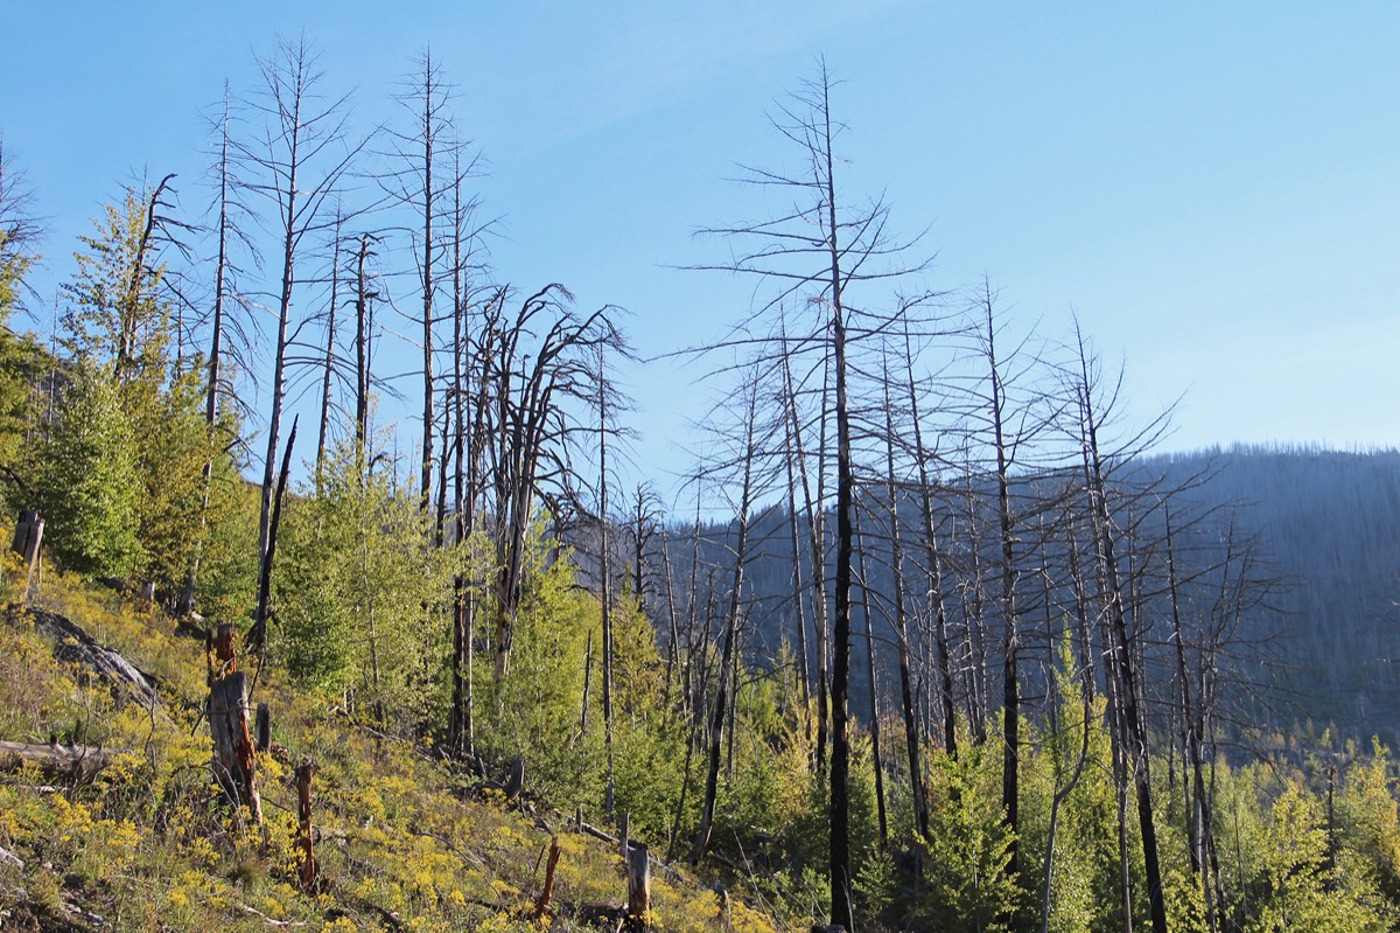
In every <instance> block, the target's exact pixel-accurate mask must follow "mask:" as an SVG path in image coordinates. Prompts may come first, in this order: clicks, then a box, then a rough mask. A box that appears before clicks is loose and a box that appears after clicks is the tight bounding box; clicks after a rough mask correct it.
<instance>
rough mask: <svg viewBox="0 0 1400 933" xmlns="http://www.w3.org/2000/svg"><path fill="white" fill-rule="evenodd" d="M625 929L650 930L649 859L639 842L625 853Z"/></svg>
mask: <svg viewBox="0 0 1400 933" xmlns="http://www.w3.org/2000/svg"><path fill="white" fill-rule="evenodd" d="M627 929H629V930H649V929H651V859H650V858H649V855H648V853H647V847H646V845H645V844H643V843H640V842H639V843H637V844H636V845H634V846H633V847H632V850H631V851H630V852H628V853H627Z"/></svg>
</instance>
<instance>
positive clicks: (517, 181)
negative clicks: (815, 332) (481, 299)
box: [0, 0, 1400, 485]
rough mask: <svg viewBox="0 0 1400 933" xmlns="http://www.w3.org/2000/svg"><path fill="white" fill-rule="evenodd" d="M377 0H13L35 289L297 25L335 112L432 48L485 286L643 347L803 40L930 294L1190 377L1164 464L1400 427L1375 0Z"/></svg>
mask: <svg viewBox="0 0 1400 933" xmlns="http://www.w3.org/2000/svg"><path fill="white" fill-rule="evenodd" d="M400 6H401V9H392V8H391V7H390V6H389V5H386V4H384V3H382V2H376V3H364V2H352V0H338V2H329V0H328V2H319V3H292V2H286V3H282V2H275V3H274V2H240V3H227V4H208V3H190V2H178V3H176V2H159V3H154V2H141V3H136V2H132V3H124V4H115V3H110V2H68V3H59V2H53V3H37V2H30V3H16V4H10V5H9V6H8V8H7V9H6V11H5V14H4V19H3V22H4V47H5V66H6V67H5V71H6V76H5V78H4V79H3V80H0V135H3V138H4V140H5V144H6V149H7V154H8V155H10V156H12V157H13V158H14V159H15V160H16V162H17V163H18V164H19V165H20V166H21V167H23V168H24V169H25V170H26V172H27V175H28V179H29V182H30V184H31V186H32V187H33V188H34V189H35V193H36V198H37V201H36V206H37V208H38V210H39V211H40V213H42V214H43V215H44V216H45V218H46V220H47V227H48V231H49V236H48V239H47V241H46V242H45V244H44V252H45V253H46V254H47V256H48V259H47V262H46V266H45V268H44V270H43V272H42V273H41V276H40V277H39V279H38V280H37V281H38V282H39V284H40V289H41V292H44V293H46V294H52V292H53V289H54V284H53V283H55V282H57V281H59V280H61V279H63V278H65V277H66V276H67V275H68V274H69V273H70V271H71V260H70V259H69V258H68V254H69V253H70V252H71V250H72V248H73V242H74V239H73V238H74V237H75V236H76V235H78V234H80V233H85V232H87V230H88V222H87V221H88V218H90V217H92V216H94V215H95V214H96V213H97V212H98V211H99V210H100V206H101V204H102V203H104V202H106V201H108V200H111V199H114V198H116V197H118V196H119V194H120V191H121V187H122V185H123V184H124V183H126V182H127V181H129V180H130V179H131V177H132V176H133V173H135V174H140V173H141V172H143V171H144V172H147V173H149V174H150V175H152V176H155V177H157V178H158V177H160V176H161V175H163V174H165V173H166V172H170V171H173V172H178V173H180V182H179V183H180V184H181V193H182V197H183V200H184V203H185V206H186V207H187V208H190V209H191V210H197V209H199V208H200V207H201V206H202V199H203V198H204V197H205V193H204V192H203V191H201V190H200V189H199V187H198V185H197V184H196V180H197V179H198V177H199V176H200V174H201V172H202V170H203V167H204V163H205V155H204V154H203V151H204V149H205V147H207V144H208V141H209V139H208V134H207V126H206V124H205V121H204V119H203V117H202V114H204V113H208V112H211V111H212V110H213V106H214V104H215V103H216V102H217V101H218V100H219V99H220V97H221V93H222V87H223V82H224V80H225V79H226V78H227V79H228V80H229V81H230V82H231V84H232V87H233V90H234V92H235V93H245V94H246V93H251V92H252V91H253V90H254V89H255V86H256V79H255V73H254V68H253V56H254V55H255V54H268V53H270V52H271V51H272V50H273V49H274V48H275V45H276V42H277V40H278V38H279V37H287V36H291V37H294V36H296V35H297V34H299V33H301V32H303V31H304V32H305V34H306V35H307V37H308V38H309V39H310V40H312V42H313V43H314V44H315V45H316V47H317V48H318V49H319V50H320V53H321V65H322V67H323V69H324V71H325V74H326V82H327V87H328V88H331V89H346V90H349V89H351V88H354V89H355V112H356V122H357V123H358V124H360V125H361V126H363V127H368V126H371V125H373V124H374V123H377V122H379V121H381V120H384V119H386V118H388V117H389V116H391V114H392V105H391V104H390V103H388V98H389V95H390V94H391V93H392V92H393V90H394V82H395V80H396V79H398V78H399V77H401V76H403V75H404V74H406V73H408V72H409V71H411V70H412V59H413V58H414V57H415V56H416V55H418V54H419V53H421V51H422V50H423V49H424V47H425V46H426V45H428V44H431V47H432V51H433V55H434V57H435V58H437V59H438V60H440V61H441V63H442V65H443V68H444V71H445V74H446V76H447V77H448V78H449V79H450V80H451V81H452V82H454V83H455V84H456V85H457V87H458V92H459V98H458V101H457V104H456V112H457V115H458V120H459V123H460V124H461V125H462V126H463V127H464V128H465V130H466V132H467V134H468V135H469V136H470V137H471V138H472V139H473V140H474V141H475V142H476V144H477V145H478V147H479V148H480V150H481V151H482V153H483V155H484V156H485V158H486V160H487V161H488V162H489V165H490V174H489V175H488V176H487V177H484V178H482V179H481V181H480V185H479V190H480V195H481V198H482V200H483V203H484V205H485V210H486V211H487V213H490V214H499V215H502V216H503V217H504V226H503V228H502V231H503V236H502V237H501V238H500V239H498V240H497V241H496V242H495V244H494V245H493V253H494V257H495V266H496V269H497V275H498V276H499V277H500V278H501V279H503V280H507V281H511V282H515V283H518V284H519V285H520V286H521V287H522V288H524V287H529V286H537V285H539V284H542V283H545V282H549V281H559V282H562V283H564V284H566V285H567V286H568V287H569V288H570V289H571V290H572V291H574V292H575V294H576V295H577V296H578V298H579V304H580V306H581V307H583V308H585V309H587V308H591V307H595V306H598V305H601V304H604V303H613V304H617V305H621V306H623V307H625V308H627V309H628V310H629V311H630V312H631V315H632V316H631V318H630V321H629V322H628V329H629V331H630V333H631V336H632V340H633V342H634V344H636V346H637V347H638V349H639V350H640V351H641V352H642V353H643V354H657V353H662V352H665V351H667V350H670V349H673V348H675V347H676V346H677V345H680V344H686V343H695V342H702V341H704V340H705V339H706V338H708V337H713V336H715V335H716V334H718V333H720V331H721V329H722V327H723V324H724V323H725V322H727V321H731V320H733V319H735V318H736V317H737V316H738V315H739V314H740V313H742V312H743V311H744V310H745V308H746V305H747V290H746V289H745V288H743V287H741V286H739V285H738V284H736V283H734V282H732V281H728V280H725V279H724V278H723V277H719V276H713V275H702V274H698V273H693V272H682V271H677V270H675V269H674V268H672V267H674V266H677V265H685V264H688V263H698V262H705V261H709V260H712V259H714V258H716V256H715V252H714V250H715V247H714V246H713V245H712V244H706V243H703V242H697V241H695V240H694V239H693V238H692V236H691V233H692V231H693V230H694V229H695V228H696V227H700V226H704V225H708V224H720V223H726V222H732V221H735V220H738V219H744V218H751V217H753V216H754V215H755V214H758V213H761V211H760V210H758V209H757V206H756V203H755V201H754V200H753V194H752V192H750V191H746V190H744V189H743V188H742V186H738V185H735V184H733V183H732V182H727V181H726V180H725V179H726V178H729V177H732V176H733V175H735V174H736V169H735V165H736V163H740V162H743V163H747V164H763V165H771V164H779V165H781V164H782V163H783V160H784V158H785V157H786V156H787V155H788V153H785V152H784V150H783V149H782V147H781V145H780V143H779V140H778V139H777V138H776V134H775V133H774V132H773V131H772V130H771V128H770V127H769V125H768V123H767V120H766V117H765V112H766V111H767V110H768V109H769V108H770V107H771V105H772V102H773V101H774V100H775V99H777V98H780V97H781V96H782V95H783V94H784V92H785V91H786V90H787V89H789V88H791V87H793V86H794V85H795V84H796V83H797V82H798V81H799V80H800V79H801V78H803V77H805V76H808V75H810V74H811V72H812V65H813V62H814V59H815V57H816V56H818V55H825V56H826V58H827V61H828V63H829V65H830V66H831V68H832V70H833V71H834V72H835V74H836V75H837V76H838V77H839V78H841V79H842V80H843V82H844V83H843V84H842V85H841V86H840V87H839V89H838V92H837V96H836V98H835V109H836V112H837V114H838V115H839V116H840V117H841V118H842V119H843V120H844V122H845V123H846V124H848V125H849V127H850V133H849V135H848V136H847V138H846V146H845V152H846V155H847V157H848V158H849V159H850V164H849V166H847V167H846V168H845V172H846V178H847V182H848V187H849V188H850V190H854V191H869V192H872V193H878V192H881V191H883V192H884V193H885V195H886V196H887V198H888V199H889V200H890V201H891V202H892V203H893V220H894V223H895V225H896V226H897V227H899V228H900V229H902V230H904V231H906V232H910V233H913V232H917V231H919V230H922V229H924V228H928V232H927V234H926V237H925V240H924V243H925V244H926V245H927V246H928V247H930V248H931V249H932V250H936V251H937V254H938V259H937V263H936V265H935V267H934V268H933V270H932V272H931V273H930V276H929V284H930V286H932V287H935V288H940V289H956V288H959V287H963V286H967V285H969V284H970V283H973V282H975V281H977V280H979V279H980V278H981V277H982V276H983V275H984V274H986V275H989V276H990V277H991V279H992V280H993V282H994V283H995V284H996V285H998V286H999V287H1000V289H1001V290H1002V294H1003V295H1004V296H1005V298H1006V299H1007V300H1008V303H1009V304H1010V305H1011V306H1012V307H1014V309H1015V311H1016V313H1017V314H1018V315H1023V316H1025V317H1026V318H1028V319H1034V320H1039V321H1040V327H1041V328H1042V330H1043V331H1045V332H1046V333H1047V334H1050V335H1054V334H1056V333H1058V332H1059V331H1061V330H1062V329H1063V327H1064V325H1065V322H1066V321H1067V320H1068V315H1069V312H1070V310H1071V309H1073V310H1074V311H1076V312H1077V313H1078V314H1079V316H1080V319H1081V321H1082V323H1083V326H1084V328H1085V330H1086V331H1087V332H1088V333H1089V334H1090V335H1091V336H1092V337H1093V338H1094V340H1095V342H1096V343H1097V345H1098V346H1099V347H1100V348H1101V349H1102V350H1103V352H1104V354H1105V355H1106V356H1107V357H1109V358H1110V359H1119V358H1121V359H1122V360H1123V361H1124V363H1125V364H1126V367H1127V391H1128V400H1129V403H1130V405H1131V408H1132V410H1133V411H1134V412H1138V413H1140V414H1141V417H1142V418H1143V419H1146V418H1148V417H1150V416H1151V415H1152V414H1153V413H1155V412H1156V411H1157V410H1159V409H1160V408H1161V407H1162V406H1163V405H1165V404H1166V403H1168V402H1170V401H1172V400H1174V399H1176V398H1177V397H1178V396H1180V395H1182V394H1183V393H1185V397H1184V400H1183V402H1182V404H1181V406H1180V408H1179V411H1178V414H1177V416H1176V418H1175V425H1176V430H1175V433H1174V434H1173V435H1172V436H1171V437H1170V438H1169V440H1168V442H1167V445H1166V446H1167V448H1168V449H1184V448H1193V447H1198V446H1204V445H1209V444H1214V443H1230V442H1232V441H1250V442H1265V441H1300V442H1313V441H1317V442H1327V443H1330V444H1334V445H1350V444H1365V445H1384V446H1391V445H1394V444H1396V443H1397V442H1400V419H1397V417H1396V405H1397V401H1400V366H1397V365H1395V364H1394V362H1393V357H1394V356H1395V354H1396V351H1397V349H1400V313H1397V312H1400V308H1397V302H1400V261H1397V258H1400V114H1398V113H1397V109H1398V107H1397V104H1396V101H1397V99H1400V97H1397V94H1398V93H1400V54H1398V53H1397V50H1398V49H1400V4H1396V3H1392V2H1386V3H1381V2H1358V3H1346V4H1303V3H1276V2H1268V3H1265V2H1260V3H1246V2H1234V3H1178V4H1152V5H1148V4H1105V3H1098V4H1090V3H1056V4H1045V3H1031V2H1024V3H997V2H987V3H960V4H953V3H919V2H897V0H889V2H866V3H852V2H849V0H844V2H830V0H802V2H791V0H771V2H762V3H752V2H739V0H725V2H714V3H711V2H706V3H688V4H680V3H667V2H657V0H632V2H608V0H599V2H595V3H589V4H563V3H558V4H551V3H543V2H538V0H525V2H510V3H493V4H485V3H479V4H473V3H465V2H436V3H420V4H402V5H400ZM391 9H392V12H391ZM42 326H44V327H45V328H46V327H47V321H44V322H42ZM628 378H629V380H630V382H631V388H632V390H633V392H634V394H635V395H636V396H637V397H638V400H639V404H640V407H641V410H640V411H639V412H638V413H637V416H636V418H635V423H636V425H637V426H638V428H639V429H640V430H641V431H642V433H643V435H644V438H643V440H642V441H641V442H640V443H639V445H638V453H637V456H638V459H639V460H641V461H643V462H644V463H647V464H651V465H652V470H653V471H654V472H657V473H660V472H661V471H664V470H668V469H669V470H684V469H685V468H686V466H687V462H686V459H685V457H684V456H682V455H681V454H679V453H678V452H677V446H676V445H678V444H683V443H684V442H685V440H686V438H687V437H688V435H689V434H690V432H689V430H688V429H687V428H686V425H685V420H684V417H683V416H684V415H693V414H696V413H697V412H698V411H700V410H701V407H702V406H701V405H700V404H699V402H698V398H699V396H700V395H701V390H699V389H697V388H695V387H694V386H692V385H691V384H690V381H689V380H690V378H691V374H688V373H686V372H684V371H681V372H679V373H678V372H677V370H676V367H675V366H673V365H667V366H664V367H651V368H649V369H643V370H638V371H635V372H632V373H630V374H629V377H628ZM409 410H410V411H411V410H413V406H412V405H410V406H409ZM663 485H665V483H663Z"/></svg>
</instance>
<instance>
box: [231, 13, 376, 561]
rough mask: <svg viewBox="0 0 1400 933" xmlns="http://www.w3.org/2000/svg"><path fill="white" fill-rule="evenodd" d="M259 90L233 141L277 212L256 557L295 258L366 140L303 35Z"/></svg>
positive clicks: (290, 329)
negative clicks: (325, 85) (255, 120)
mask: <svg viewBox="0 0 1400 933" xmlns="http://www.w3.org/2000/svg"><path fill="white" fill-rule="evenodd" d="M258 70H259V72H260V74H261V77H262V81H263V88H262V91H261V94H260V95H259V96H258V97H256V98H255V99H253V100H252V101H250V102H249V103H248V106H249V109H250V111H251V112H252V113H254V114H256V115H260V116H262V117H263V118H264V124H263V126H262V127H261V130H260V136H259V137H258V138H256V139H249V140H242V141H235V143H234V146H235V149H236V151H237V154H238V155H237V158H238V160H239V161H240V162H241V163H242V168H243V169H244V171H243V172H242V173H241V178H240V181H239V184H240V185H241V187H242V188H243V189H245V190H247V191H250V192H252V193H253V194H254V195H256V196H258V197H260V198H262V199H264V200H265V201H266V202H267V203H268V205H269V206H270V207H271V209H272V210H273V211H274V212H275V214H276V221H275V225H274V224H271V223H270V224H269V226H273V228H274V229H275V230H276V232H277V237H278V240H279V248H278V254H277V263H278V269H279V271H280V281H279V282H278V284H277V286H276V287H275V289H274V290H273V304H274V306H275V308H276V315H277V332H276V337H275V344H274V351H273V359H272V389H271V392H272V394H271V401H270V407H269V413H268V429H267V454H266V456H265V458H264V461H263V480H262V505H261V512H260V515H259V527H258V557H259V559H260V560H261V559H263V558H264V557H265V555H266V553H267V549H268V546H269V530H268V529H269V523H270V522H271V518H272V497H273V492H274V488H273V480H274V478H275V473H274V471H275V469H276V461H277V448H278V446H279V445H280V443H281V440H282V437H281V428H282V413H283V408H284V406H285V402H286V394H287V381H288V376H289V373H288V362H289V361H288V352H289V348H290V347H291V345H292V343H293V342H294V340H295V339H296V336H297V332H298V331H299V330H300V327H301V325H302V324H303V323H304V322H303V321H295V322H294V321H293V317H292V315H293V304H294V300H295V298H296V296H297V295H298V294H299V288H298V286H299V285H301V284H302V280H301V278H300V277H299V276H300V273H299V271H298V270H299V265H298V262H299V259H300V258H301V254H302V243H303V241H304V240H305V239H306V238H307V237H308V236H315V235H317V234H319V233H323V232H325V231H327V230H329V229H330V228H331V227H332V226H333V225H334V223H335V222H336V220H335V219H334V218H330V217H328V216H327V214H328V211H327V206H328V205H329V204H331V203H333V201H334V198H335V195H336V193H337V191H338V190H339V188H340V184H341V180H342V179H343V178H344V177H345V174H346V172H348V171H349V169H350V166H351V165H352V163H353V162H354V160H355V159H356V157H357V156H358V155H359V153H360V151H361V150H362V149H363V148H364V145H365V143H364V142H351V141H349V140H348V139H347V135H346V114H345V111H346V103H347V100H348V95H347V96H342V97H339V98H334V99H332V100H330V101H329V102H327V101H325V100H324V99H323V98H321V97H320V96H319V85H320V83H321V74H320V72H319V70H318V69H317V66H316V56H315V54H314V53H313V51H312V50H311V48H310V47H309V46H308V45H307V43H306V40H305V39H304V38H303V39H300V40H298V41H297V42H295V43H291V42H284V43H282V44H281V45H280V46H279V47H278V49H277V51H276V52H275V53H274V54H273V55H272V56H271V57H269V58H263V59H259V60H258Z"/></svg>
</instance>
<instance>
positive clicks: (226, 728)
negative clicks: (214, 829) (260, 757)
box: [208, 671, 262, 824]
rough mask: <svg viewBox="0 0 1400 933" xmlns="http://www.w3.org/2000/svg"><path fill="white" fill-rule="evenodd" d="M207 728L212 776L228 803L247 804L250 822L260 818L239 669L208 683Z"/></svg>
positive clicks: (245, 698)
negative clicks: (210, 738) (212, 758)
mask: <svg viewBox="0 0 1400 933" xmlns="http://www.w3.org/2000/svg"><path fill="white" fill-rule="evenodd" d="M208 712H209V732H210V734H211V736H212V737H213V739H214V762H213V769H214V778H215V780H217V781H218V782H219V787H220V788H221V789H222V790H223V793H224V798H225V799H226V800H227V801H228V803H229V805H230V806H233V807H235V808H236V807H242V806H246V807H247V808H248V810H249V812H250V814H251V815H252V820H253V822H254V823H255V824H256V823H261V822H262V801H260V800H259V799H258V788H257V780H256V775H255V772H254V764H253V740H252V737H251V736H250V735H249V733H248V693H247V679H246V675H245V674H243V673H242V672H241V671H240V672H238V673H235V674H231V675H229V676H228V677H224V678H222V679H220V680H216V681H214V683H213V684H212V685H210V687H209V710H208Z"/></svg>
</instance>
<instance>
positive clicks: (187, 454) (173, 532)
mask: <svg viewBox="0 0 1400 933" xmlns="http://www.w3.org/2000/svg"><path fill="white" fill-rule="evenodd" d="M119 391H120V392H121V396H122V398H123V401H124V407H125V409H126V411H127V412H129V413H130V417H131V421H132V429H133V431H134V432H135V434H136V436H137V437H139V438H140V439H141V443H140V444H138V445H137V457H136V462H137V472H138V474H139V476H140V478H141V496H140V499H139V500H138V506H137V513H138V516H139V521H140V537H141V547H142V551H143V553H144V558H145V560H144V562H143V564H142V566H141V567H140V568H138V569H139V572H140V575H141V576H142V578H143V579H146V580H149V581H151V582H153V583H155V585H156V589H157V591H158V592H161V593H175V592H177V591H179V590H181V589H182V588H183V587H184V585H185V579H186V577H187V575H188V573H189V570H190V564H191V561H192V560H193V558H194V555H195V554H196V553H198V550H199V547H200V543H201V540H202V539H203V538H204V536H205V532H206V531H207V527H208V526H207V525H206V524H202V523H201V522H200V510H201V509H202V508H203V507H204V465H205V464H206V463H207V462H209V460H210V458H211V457H215V458H220V459H221V457H220V455H219V454H218V453H217V452H216V451H215V450H214V449H213V440H214V439H213V438H211V437H210V435H209V430H208V428H207V426H206V425H205V421H204V413H203V404H202V402H203V391H202V387H201V384H200V382H199V380H198V379H196V378H194V376H193V375H190V374H187V375H185V376H183V377H180V378H177V379H175V380H174V381H173V382H172V384H171V385H170V386H169V388H168V389H160V388H158V387H155V386H151V385H150V384H148V383H143V382H133V383H129V384H127V385H125V386H123V387H121V389H119Z"/></svg>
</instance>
